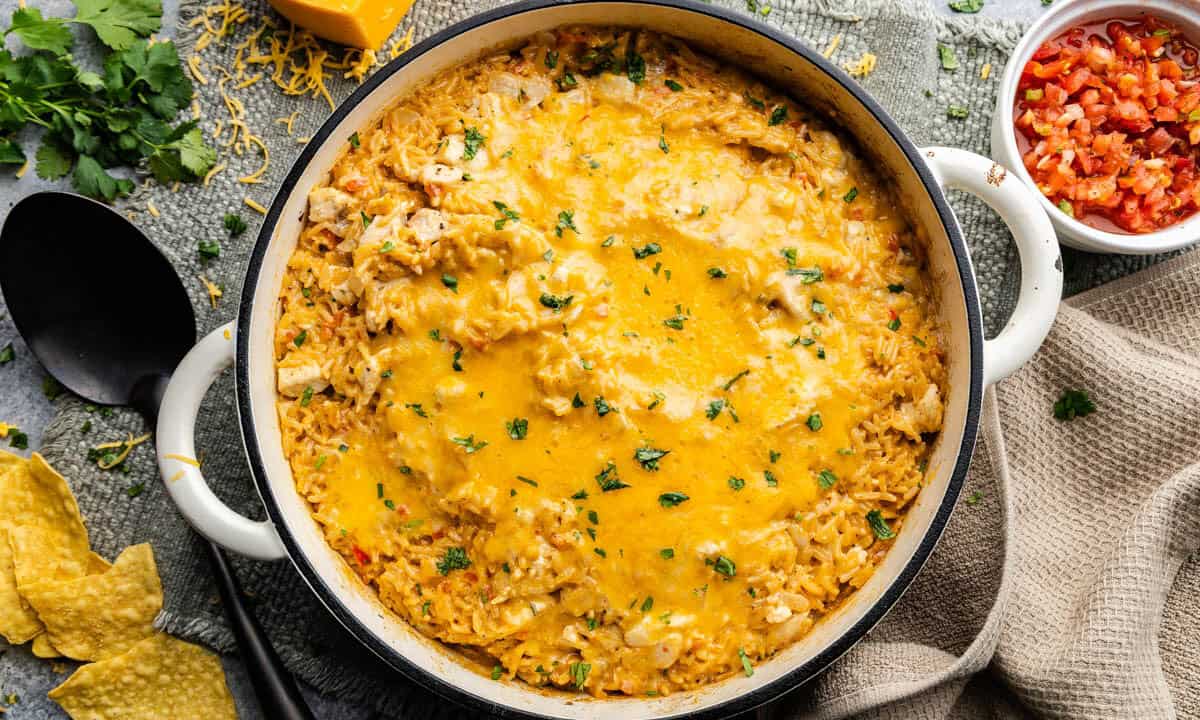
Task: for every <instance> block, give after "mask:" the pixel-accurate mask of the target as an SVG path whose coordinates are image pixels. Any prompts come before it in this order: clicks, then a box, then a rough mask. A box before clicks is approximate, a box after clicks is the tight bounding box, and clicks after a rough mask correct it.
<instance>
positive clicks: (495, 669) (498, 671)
mask: <svg viewBox="0 0 1200 720" xmlns="http://www.w3.org/2000/svg"><path fill="white" fill-rule="evenodd" d="M502 675H504V668H502V667H500V666H499V665H493V666H492V679H493V680H499V679H500V676H502Z"/></svg>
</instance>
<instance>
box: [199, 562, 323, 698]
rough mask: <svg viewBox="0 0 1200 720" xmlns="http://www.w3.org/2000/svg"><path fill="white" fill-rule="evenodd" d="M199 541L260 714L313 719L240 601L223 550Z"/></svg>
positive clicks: (294, 685) (240, 592)
mask: <svg viewBox="0 0 1200 720" xmlns="http://www.w3.org/2000/svg"><path fill="white" fill-rule="evenodd" d="M203 542H204V547H205V549H206V550H207V551H208V559H209V560H210V561H211V562H212V567H213V574H215V575H216V577H217V589H218V590H219V591H220V593H221V604H222V605H224V606H225V615H226V617H228V618H229V624H230V625H231V626H232V627H233V634H234V637H235V638H237V644H238V649H239V650H241V654H242V660H243V662H244V663H245V665H246V672H247V673H248V674H249V675H250V684H251V685H253V686H254V693H255V695H257V696H258V706H259V709H260V710H262V714H263V716H264V717H266V718H269V719H270V720H276V719H278V720H313V715H312V713H311V712H310V711H309V709H308V706H307V705H306V704H305V702H304V698H303V697H302V696H301V695H300V689H299V688H297V687H296V682H295V680H293V679H292V676H291V674H290V673H288V671H287V669H286V668H284V666H283V663H282V662H281V661H280V660H279V655H277V654H276V653H275V649H274V648H273V647H271V643H270V642H269V641H268V640H267V637H266V634H265V633H263V629H262V627H261V626H260V625H259V624H258V620H257V619H255V617H254V615H253V614H251V613H250V611H249V610H247V609H246V605H245V603H243V602H242V588H241V585H239V584H238V581H237V577H235V576H234V574H233V568H232V567H230V565H229V559H228V558H226V557H225V552H224V551H223V550H221V548H220V547H218V546H217V544H216V543H214V542H212V541H210V540H205V541H203Z"/></svg>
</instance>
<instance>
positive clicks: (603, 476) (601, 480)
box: [596, 460, 630, 492]
mask: <svg viewBox="0 0 1200 720" xmlns="http://www.w3.org/2000/svg"><path fill="white" fill-rule="evenodd" d="M596 483H597V484H598V485H599V486H600V491H601V492H612V491H613V490H620V489H622V488H627V487H630V486H629V485H628V484H626V483H624V482H622V481H621V477H620V475H618V474H617V465H616V463H614V462H612V461H611V460H610V461H609V463H608V464H607V465H605V466H604V469H603V470H601V471H600V472H599V473H598V474H597V475H596Z"/></svg>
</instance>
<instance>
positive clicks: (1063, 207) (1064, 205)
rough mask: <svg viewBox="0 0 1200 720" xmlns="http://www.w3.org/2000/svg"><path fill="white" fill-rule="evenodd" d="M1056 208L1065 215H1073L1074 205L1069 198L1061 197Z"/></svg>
mask: <svg viewBox="0 0 1200 720" xmlns="http://www.w3.org/2000/svg"><path fill="white" fill-rule="evenodd" d="M1058 209H1059V210H1060V211H1062V213H1063V214H1064V215H1066V216H1067V217H1075V206H1074V205H1072V204H1071V201H1070V200H1067V199H1065V198H1064V199H1062V200H1059V201H1058Z"/></svg>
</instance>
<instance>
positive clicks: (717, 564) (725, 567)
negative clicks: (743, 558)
mask: <svg viewBox="0 0 1200 720" xmlns="http://www.w3.org/2000/svg"><path fill="white" fill-rule="evenodd" d="M704 562H705V564H706V565H712V567H713V570H716V571H717V572H719V573H721V574H722V575H724V576H725V577H727V578H731V577H733V576H734V575H737V564H736V563H735V562H733V561H732V560H730V559H729V558H727V557H725V556H724V555H718V556H717V559H716V560H705V561H704Z"/></svg>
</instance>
